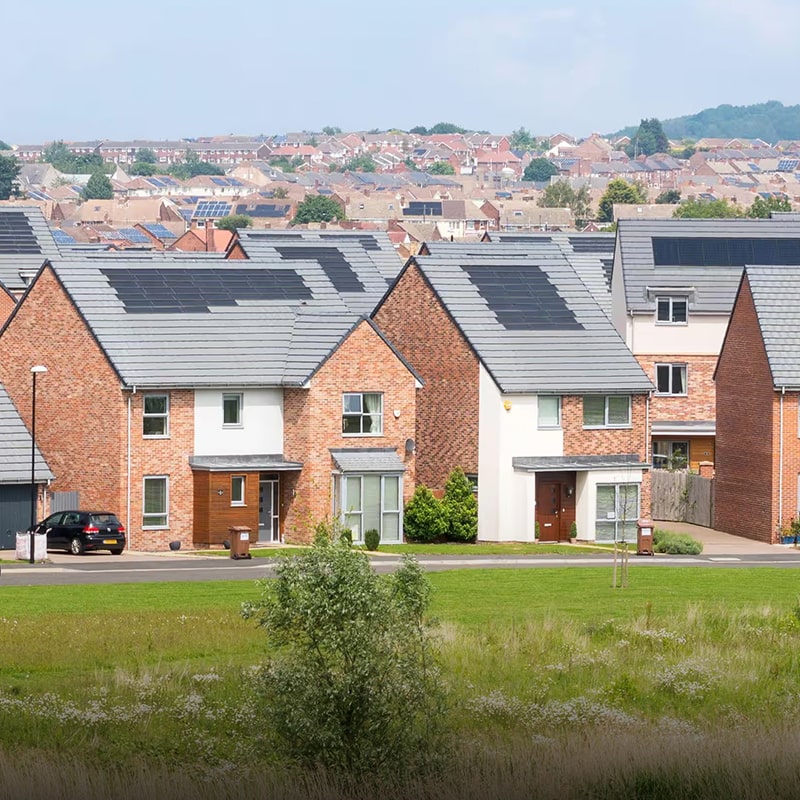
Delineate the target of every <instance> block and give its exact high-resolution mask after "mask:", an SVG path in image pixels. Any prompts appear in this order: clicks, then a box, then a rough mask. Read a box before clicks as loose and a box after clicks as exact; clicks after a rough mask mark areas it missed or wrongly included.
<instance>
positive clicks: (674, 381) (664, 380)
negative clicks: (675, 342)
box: [656, 364, 686, 395]
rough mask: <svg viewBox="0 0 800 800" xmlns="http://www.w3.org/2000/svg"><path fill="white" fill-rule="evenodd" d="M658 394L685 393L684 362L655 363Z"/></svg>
mask: <svg viewBox="0 0 800 800" xmlns="http://www.w3.org/2000/svg"><path fill="white" fill-rule="evenodd" d="M656 390H657V392H658V394H672V395H685V394H686V364H656Z"/></svg>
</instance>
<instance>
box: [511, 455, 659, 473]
mask: <svg viewBox="0 0 800 800" xmlns="http://www.w3.org/2000/svg"><path fill="white" fill-rule="evenodd" d="M511 465H512V466H513V467H514V469H515V470H517V471H518V472H591V471H592V470H597V469H640V470H641V469H650V464H647V463H643V462H641V461H640V460H639V456H637V455H636V454H630V455H613V456H612V455H607V456H520V457H518V458H512V459H511Z"/></svg>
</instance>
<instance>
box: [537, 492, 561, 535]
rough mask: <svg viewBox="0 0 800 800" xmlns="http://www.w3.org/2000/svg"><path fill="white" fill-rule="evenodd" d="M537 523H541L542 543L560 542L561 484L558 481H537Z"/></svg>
mask: <svg viewBox="0 0 800 800" xmlns="http://www.w3.org/2000/svg"><path fill="white" fill-rule="evenodd" d="M536 521H537V522H538V523H539V541H540V542H558V541H560V539H561V483H559V482H556V481H541V482H538V481H537V483H536Z"/></svg>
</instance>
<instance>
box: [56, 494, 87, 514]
mask: <svg viewBox="0 0 800 800" xmlns="http://www.w3.org/2000/svg"><path fill="white" fill-rule="evenodd" d="M80 507H81V506H80V492H53V493H52V494H51V495H50V513H51V514H55V513H56V511H76V510H77V509H79V508H80Z"/></svg>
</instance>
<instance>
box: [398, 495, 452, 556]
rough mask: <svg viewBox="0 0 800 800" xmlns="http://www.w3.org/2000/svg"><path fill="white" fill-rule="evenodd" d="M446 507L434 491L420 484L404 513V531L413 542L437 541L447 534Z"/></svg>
mask: <svg viewBox="0 0 800 800" xmlns="http://www.w3.org/2000/svg"><path fill="white" fill-rule="evenodd" d="M447 530H448V523H447V517H446V516H445V512H444V507H443V506H442V503H441V501H440V500H439V499H438V498H437V497H436V496H435V495H434V493H433V492H432V491H431V490H430V489H429V488H428V487H427V486H424V485H423V484H421V483H420V484H418V485H417V488H416V489H415V490H414V494H413V495H412V496H411V499H410V500H409V501H408V502H407V503H406V507H405V511H404V513H403V533H404V534H405V537H406V539H408V540H410V541H412V542H435V541H436V540H437V539H442V538H443V537H444V536H446V535H447Z"/></svg>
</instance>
